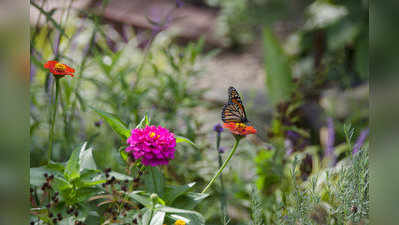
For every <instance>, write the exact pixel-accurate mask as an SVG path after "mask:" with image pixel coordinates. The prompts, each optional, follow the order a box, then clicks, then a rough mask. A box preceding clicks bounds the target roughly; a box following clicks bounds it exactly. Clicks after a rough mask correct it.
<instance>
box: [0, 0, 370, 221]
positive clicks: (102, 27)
mask: <svg viewBox="0 0 399 225" xmlns="http://www.w3.org/2000/svg"><path fill="white" fill-rule="evenodd" d="M29 11H30V19H29V22H30V77H29V78H23V79H28V80H29V82H30V89H29V90H30V97H29V98H30V106H29V107H30V116H29V119H30V123H29V125H30V130H29V132H30V136H31V145H30V148H29V151H30V167H39V166H41V165H44V164H46V160H47V157H46V156H47V149H48V131H49V123H48V118H49V104H50V103H51V102H52V99H53V98H54V93H53V89H54V88H53V76H52V75H51V74H49V73H48V71H47V70H46V69H44V67H43V65H44V63H45V62H47V61H48V60H58V61H60V62H62V63H65V64H67V65H69V66H71V67H73V68H75V70H76V73H75V75H76V76H75V77H74V78H69V77H67V78H65V79H62V94H61V96H62V97H61V99H60V106H59V108H58V112H57V113H58V115H57V120H56V125H55V127H56V135H55V144H54V151H53V156H52V157H53V159H54V160H55V161H58V162H64V161H66V160H67V159H68V158H69V156H70V154H71V152H72V150H73V149H75V148H76V146H79V145H81V144H82V143H83V142H86V141H87V142H88V145H89V146H91V147H93V149H94V151H93V156H94V159H95V161H96V164H97V165H98V167H100V168H101V169H105V168H108V167H111V168H112V169H113V170H115V171H120V172H123V164H122V163H121V161H122V160H121V156H120V154H119V151H118V149H120V148H121V147H123V146H124V144H125V143H121V142H120V139H119V138H118V137H117V136H116V135H115V134H114V133H113V131H112V130H111V128H110V127H109V126H108V125H107V124H104V123H103V121H102V120H101V118H100V117H98V116H97V115H96V114H95V113H94V112H93V111H92V110H91V109H90V106H93V107H96V108H98V109H101V110H104V111H107V112H111V113H114V114H117V115H118V116H120V118H121V119H122V120H123V121H124V122H126V123H129V124H131V125H132V127H135V126H134V125H135V124H137V123H139V122H140V120H141V118H142V117H143V115H144V114H145V113H148V115H149V116H150V117H151V123H152V124H157V125H162V126H165V127H167V128H168V129H171V130H172V131H173V132H174V133H176V134H178V135H182V136H184V137H187V138H189V139H190V140H192V141H193V142H195V143H196V144H198V145H199V149H195V148H193V147H191V146H188V145H187V146H183V147H182V146H179V149H178V150H177V156H176V159H174V160H173V162H172V163H171V164H169V165H168V166H167V170H166V171H167V175H166V176H167V179H168V182H170V183H176V184H186V183H188V182H191V181H196V182H197V188H198V190H200V189H201V187H203V186H204V185H205V184H206V182H207V181H208V180H209V178H210V177H211V176H212V175H213V173H214V171H215V170H216V168H218V154H219V153H220V154H222V155H223V156H224V155H225V154H226V152H227V151H229V149H230V148H231V146H232V144H233V140H234V139H233V137H232V135H231V134H229V133H228V132H223V133H222V143H221V146H222V149H215V142H216V133H215V132H214V130H213V127H214V126H215V125H216V124H218V123H221V118H220V113H221V109H222V107H223V104H225V103H226V101H227V88H228V87H229V86H234V87H235V88H236V89H237V90H238V91H239V92H240V94H241V95H242V98H243V102H244V104H245V107H246V110H247V116H248V119H249V120H250V121H251V123H252V125H253V126H254V127H256V129H257V130H258V133H257V134H256V135H252V136H249V137H248V138H247V140H246V141H243V142H242V144H241V145H240V147H239V150H238V153H237V154H236V155H235V156H234V158H233V161H232V162H231V164H230V166H229V167H228V168H227V169H226V170H225V172H224V176H223V178H224V180H225V185H224V189H222V188H221V187H220V185H218V184H216V185H215V186H214V187H213V190H212V191H213V193H215V195H213V196H212V197H210V198H208V199H207V200H206V201H208V202H207V203H205V204H202V205H199V206H198V208H197V211H199V212H200V213H202V214H203V215H204V216H205V218H206V219H207V224H221V223H220V221H221V220H222V219H223V218H221V213H220V210H219V197H218V196H219V195H221V194H222V193H223V194H224V195H225V196H226V198H227V202H228V207H227V215H228V217H229V219H230V223H229V224H232V225H234V224H250V222H249V221H254V216H253V211H254V207H253V205H251V204H252V200H253V199H258V200H259V202H260V203H259V204H261V207H260V208H261V210H260V211H261V212H262V214H263V216H262V217H263V219H264V221H265V223H266V224H283V223H284V224H294V223H290V222H289V221H295V218H297V217H298V216H299V217H301V216H302V217H303V218H305V217H306V218H309V220H310V221H313V223H314V224H330V223H329V222H327V221H329V220H328V219H327V218H330V217H327V216H326V215H325V211H327V210H328V209H330V208H331V207H332V208H334V207H337V210H338V211H339V210H342V213H344V214H345V213H348V211H350V209H351V208H352V207H353V204H354V203H353V201H358V200H359V199H358V198H357V197H358V196H355V195H353V193H341V195H340V192H339V190H336V195H337V197H336V198H333V197H331V196H334V194H329V195H326V194H325V193H329V191H330V190H328V189H326V188H327V187H328V183H326V182H327V181H325V180H326V178H321V180H319V181H318V183H317V185H318V186H317V188H318V192H319V193H322V194H321V196H320V198H321V200H318V201H316V200H314V201H313V200H312V198H311V197H309V198H310V200H309V199H308V200H307V201H309V202H308V203H309V204H310V205H311V206H312V207H309V208H298V207H299V206H298V205H295V204H296V203H294V202H292V201H290V200H289V199H290V198H289V196H290V195H291V194H292V193H294V192H295V190H297V189H295V188H293V186H292V185H291V184H292V182H294V180H296V179H297V178H298V182H299V183H300V184H303V185H307V184H308V183H309V182H310V181H311V179H310V178H312V177H318V178H319V177H322V176H324V175H323V174H325V172H326V171H330V172H332V173H334V171H335V170H334V168H340V166H343V165H346V163H347V161H348V160H349V158H351V155H352V152H353V151H355V150H354V149H355V148H354V146H355V143H357V142H358V141H359V142H360V143H361V146H364V145H366V144H365V143H366V142H367V141H366V140H367V136H368V132H369V130H368V127H369V122H368V121H369V82H368V80H369V35H368V34H369V1H368V0H330V1H327V0H290V1H289V0H185V1H183V0H177V1H174V0H170V1H169V0H146V1H144V0H103V1H98V0H97V1H96V0H71V1H58V0H32V1H30V7H29ZM2 43H6V42H2ZM16 57H17V56H16ZM21 57H23V56H21ZM26 63H27V62H26ZM361 134H363V136H364V137H363V139H362V135H361ZM348 137H349V140H348ZM351 143H352V144H351ZM363 144H364V145H363ZM366 146H367V145H366ZM359 148H360V147H359ZM365 151H366V150H365ZM223 152H224V153H223ZM294 158H298V159H300V164H299V165H298V168H299V171H298V174H297V176H291V175H290V173H289V171H290V170H291V168H292V165H293V163H294V162H296V161H295V160H294ZM366 169H367V167H363V168H359V171H358V172H359V173H367V171H365V170H366ZM343 179H344V178H343ZM348 179H353V177H352V178H351V177H349V178H348ZM335 180H339V179H338V178H337V179H335ZM295 182H297V181H295ZM307 182H308V183H307ZM337 182H338V181H337ZM254 190H256V191H254ZM367 191H368V190H367ZM254 193H256V197H254V195H255V194H254ZM351 194H352V195H351ZM341 197H342V198H349V199H351V200H353V201H352V202H349V203H347V205H345V204H346V203H345V204H343V203H342V202H339V201H338V200H336V199H340V198H341ZM251 199H252V200H251ZM363 200H364V199H363ZM359 201H360V200H359ZM305 202H306V201H305V200H303V202H302V203H305ZM358 204H359V205H362V204H367V205H368V196H367V201H366V203H365V202H364V201H362V202H358ZM283 205H284V207H283ZM341 206H342V207H341ZM362 206H364V207H363V208H361V207H360V206H359V207H358V208H359V210H356V212H355V213H352V214H353V215H352V214H350V213H349V214H350V215H349V214H348V215H346V214H345V216H343V217H342V218H343V219H342V221H340V219H337V218H335V221H336V223H331V224H350V223H347V222H346V221H352V219H353V218H355V220H354V221H356V223H355V224H365V223H367V222H368V206H366V205H362ZM295 207H297V208H295ZM291 208H295V209H296V211H295V210H290V209H291ZM294 212H295V213H294ZM299 212H301V213H303V214H296V213H299ZM339 212H341V211H339ZM338 214H339V213H338ZM305 215H306V216H305ZM291 219H292V220H291ZM278 221H280V222H278ZM281 221H285V222H281ZM320 221H321V222H320ZM340 222H342V223H340ZM344 222H345V223H344ZM300 224H302V223H300ZM303 224H305V223H303Z"/></svg>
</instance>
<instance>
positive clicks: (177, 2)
mask: <svg viewBox="0 0 399 225" xmlns="http://www.w3.org/2000/svg"><path fill="white" fill-rule="evenodd" d="M183 4H184V3H183V1H182V0H176V7H177V8H181V7H183Z"/></svg>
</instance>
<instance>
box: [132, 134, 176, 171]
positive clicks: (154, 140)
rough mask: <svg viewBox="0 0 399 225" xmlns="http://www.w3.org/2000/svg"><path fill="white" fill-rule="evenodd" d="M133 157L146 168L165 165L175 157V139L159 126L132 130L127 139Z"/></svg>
mask: <svg viewBox="0 0 399 225" xmlns="http://www.w3.org/2000/svg"><path fill="white" fill-rule="evenodd" d="M127 144H128V145H129V147H127V148H126V152H131V153H132V155H133V157H134V158H135V159H136V160H138V159H141V162H142V163H143V164H144V165H146V166H158V165H166V164H168V163H169V160H171V159H173V158H174V156H175V150H176V149H175V147H176V138H175V137H174V134H173V133H171V132H170V131H169V130H168V129H166V128H163V127H161V126H158V127H156V126H147V127H145V128H143V129H140V128H136V129H133V130H132V135H131V136H130V137H129V138H128V139H127Z"/></svg>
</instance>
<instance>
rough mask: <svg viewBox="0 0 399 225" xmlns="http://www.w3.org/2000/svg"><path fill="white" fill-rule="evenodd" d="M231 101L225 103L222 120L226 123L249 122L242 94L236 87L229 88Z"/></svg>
mask: <svg viewBox="0 0 399 225" xmlns="http://www.w3.org/2000/svg"><path fill="white" fill-rule="evenodd" d="M228 95H229V101H228V102H227V104H226V105H224V107H223V110H222V120H223V122H224V123H230V122H235V123H248V122H249V121H248V119H247V114H246V113H245V109H244V106H243V104H242V101H241V98H240V94H239V93H238V91H237V90H236V89H235V88H234V87H229V89H228Z"/></svg>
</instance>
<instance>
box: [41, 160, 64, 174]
mask: <svg viewBox="0 0 399 225" xmlns="http://www.w3.org/2000/svg"><path fill="white" fill-rule="evenodd" d="M46 167H47V168H48V169H49V170H52V171H57V172H60V173H64V170H65V163H59V162H53V161H50V162H49V163H48V164H47V165H46Z"/></svg>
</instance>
